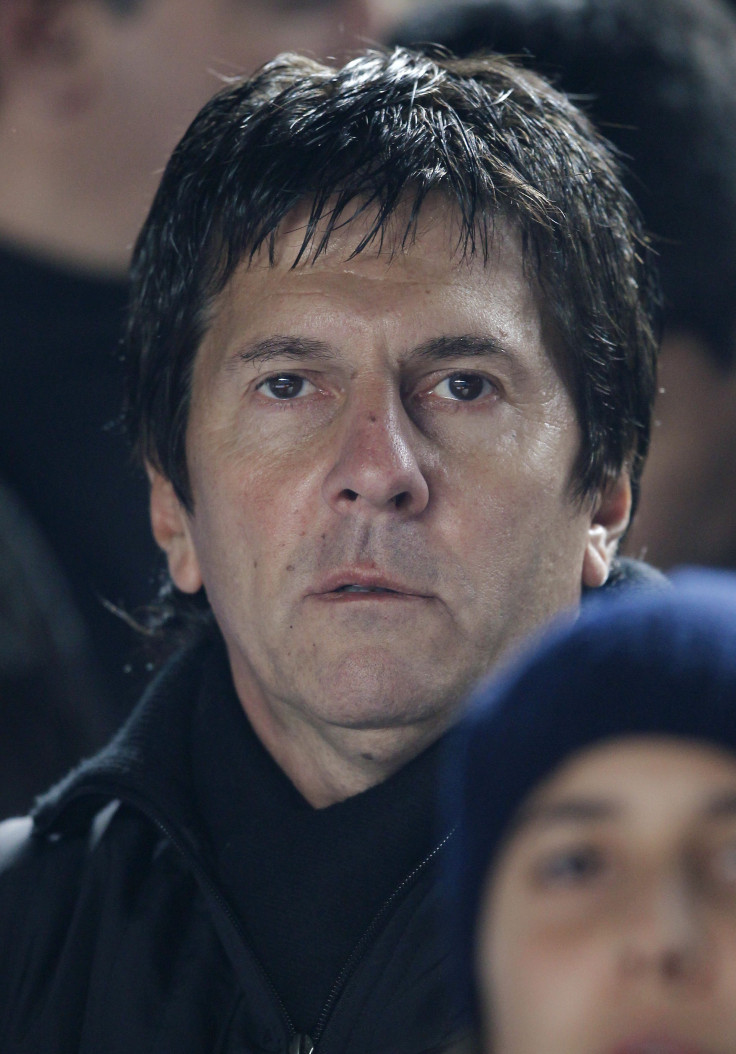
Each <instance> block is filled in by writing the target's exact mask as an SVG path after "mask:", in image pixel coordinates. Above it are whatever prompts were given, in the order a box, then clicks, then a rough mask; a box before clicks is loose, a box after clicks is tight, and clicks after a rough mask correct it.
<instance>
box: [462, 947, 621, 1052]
mask: <svg viewBox="0 0 736 1054" xmlns="http://www.w3.org/2000/svg"><path fill="white" fill-rule="evenodd" d="M487 954H488V956H489V958H488V961H487V962H486V963H485V964H484V967H483V973H482V974H481V977H482V995H483V1007H484V1019H485V1022H486V1025H487V1031H488V1033H489V1034H490V1035H492V1036H493V1037H494V1044H493V1049H494V1051H495V1050H498V1051H500V1052H503V1054H528V1052H529V1051H542V1050H546V1051H548V1052H549V1054H573V1052H577V1051H578V1050H584V1049H585V1047H586V1043H587V1042H588V1041H589V1037H591V1036H595V1035H596V1034H597V1031H598V1030H597V1029H596V1028H595V1026H594V1023H595V1020H596V1013H597V1012H596V1007H599V1006H600V1005H601V1001H602V995H603V992H604V990H605V980H604V976H603V975H604V973H605V969H606V966H605V960H606V955H605V949H604V948H596V946H595V944H594V942H593V941H589V942H588V943H587V944H586V945H585V946H584V947H583V946H580V945H576V947H574V948H572V947H565V946H560V945H559V944H557V943H554V942H550V941H549V940H544V939H539V938H535V937H533V936H528V937H525V936H523V935H521V934H518V933H516V934H507V935H506V938H505V939H504V940H503V941H502V942H500V941H495V942H492V943H491V945H490V947H489V949H488V953H487Z"/></svg>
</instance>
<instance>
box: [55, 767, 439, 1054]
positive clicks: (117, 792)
mask: <svg viewBox="0 0 736 1054" xmlns="http://www.w3.org/2000/svg"><path fill="white" fill-rule="evenodd" d="M90 789H91V790H92V791H93V792H99V790H100V789H104V790H105V792H106V793H108V794H112V795H113V796H114V797H115V798H117V799H118V800H120V801H123V802H125V803H126V804H129V805H132V806H133V807H134V808H136V809H138V810H139V811H140V812H142V813H143V815H144V816H146V817H147V818H148V819H149V820H150V821H151V823H153V824H154V825H155V826H156V827H157V828H158V830H159V831H160V832H161V834H163V836H164V837H165V838H167V839H168V840H169V841H170V842H171V844H172V845H173V846H174V848H175V849H176V850H177V851H178V852H179V853H181V855H182V856H183V857H184V859H185V860H186V861H187V863H188V864H189V866H190V867H191V868H192V871H193V872H194V874H195V875H196V877H197V879H198V880H199V882H200V883H201V884H202V885H203V886H205V887H206V889H207V890H208V892H209V894H210V896H212V897H213V899H214V900H215V901H216V902H217V904H218V905H219V906H220V908H221V909H222V912H223V914H224V915H225V917H226V918H227V919H228V921H229V922H230V925H231V926H232V927H233V929H234V930H235V932H236V934H237V935H238V937H239V939H240V941H241V943H242V944H243V946H244V947H245V948H247V949H248V951H249V953H250V955H251V957H252V959H253V962H254V963H255V965H256V967H257V969H258V971H259V973H260V974H261V977H262V979H263V981H264V982H265V984H266V987H267V988H268V989H269V991H270V992H271V994H272V995H273V997H274V1001H275V1003H276V1005H277V1007H278V1009H279V1012H280V1014H281V1017H282V1020H283V1022H284V1024H285V1025H286V1027H287V1029H288V1031H289V1034H290V1036H291V1042H290V1043H289V1050H288V1054H317V1047H318V1044H319V1041H320V1039H321V1038H322V1034H323V1033H324V1030H325V1028H326V1026H327V1023H328V1021H329V1018H330V1015H331V1013H332V1011H333V1009H334V1007H335V1004H336V1002H337V1000H338V998H339V997H340V995H341V993H342V991H343V989H344V988H345V986H346V984H347V982H348V980H349V978H350V975H351V974H352V972H353V970H354V969H355V968H356V967H357V965H358V963H359V962H360V960H361V959H362V958H363V955H364V954H365V951H366V949H367V946H368V944H369V942H370V940H371V938H372V937H373V935H374V934H375V932H376V930H377V929H378V927H379V926H380V924H381V922H382V921H383V919H384V917H385V915H386V914H387V913H388V911H389V910H390V908H391V907H392V905H393V904H394V902H395V901H396V900H397V899H398V898H399V897H400V896H401V894H402V893H403V892H404V890H405V889H406V888H407V886H409V885H410V884H411V883H412V882H413V881H414V880H415V879H416V878H417V877H418V876H419V875H420V874H421V872H422V871H424V869H425V868H426V867H427V866H428V865H429V864H430V863H431V861H432V860H433V859H434V857H435V856H436V855H437V854H438V853H439V852H440V851H441V850H442V849H443V847H444V846H445V845H446V844H447V843H448V842H449V841H450V839H451V838H452V836H453V834H454V833H455V828H454V827H453V828H452V830H451V831H450V832H449V833H448V834H446V835H445V837H444V838H443V839H442V841H441V842H439V843H438V844H437V845H436V846H435V847H434V849H432V851H431V852H430V853H428V854H427V856H425V858H424V859H423V860H422V861H421V863H419V864H417V866H416V867H415V868H414V869H413V870H412V871H410V872H409V874H408V875H406V876H405V878H404V879H403V880H402V881H401V882H400V883H399V885H398V886H397V887H396V889H395V890H394V891H393V893H391V895H390V896H389V897H388V899H387V900H385V901H384V903H383V905H382V906H381V908H380V909H379V910H378V912H377V913H376V915H374V917H373V919H372V920H371V923H370V925H369V926H368V928H367V929H366V930H365V932H364V933H363V936H362V937H361V938H360V940H359V941H358V943H357V944H356V945H355V947H354V948H353V950H352V952H351V953H350V956H349V957H348V960H347V962H346V963H345V965H344V966H343V968H342V970H340V973H339V974H338V976H337V979H336V981H335V983H334V984H333V986H332V988H331V989H330V993H329V995H328V996H327V1001H326V1002H325V1004H324V1006H323V1007H322V1010H321V1012H320V1015H319V1017H318V1019H317V1024H316V1026H315V1029H314V1037H311V1036H308V1035H307V1034H306V1033H303V1032H297V1029H296V1026H295V1025H294V1022H293V1021H292V1019H291V1016H290V1014H289V1011H288V1010H287V1009H286V1006H285V1005H284V1001H283V999H282V998H281V996H280V995H279V992H278V989H277V988H276V986H275V985H274V983H273V981H272V980H271V978H270V977H269V975H268V973H267V972H266V970H265V968H264V967H263V966H262V965H261V963H260V961H259V959H258V957H257V956H256V955H254V954H253V952H252V950H251V948H250V944H249V943H248V939H247V937H246V935H245V933H244V931H243V928H242V926H241V924H240V920H239V919H238V917H237V915H235V914H234V912H233V910H232V908H231V907H230V905H229V904H228V902H227V901H226V900H225V898H224V897H223V896H222V894H221V893H220V891H219V889H218V888H217V886H216V885H215V883H214V882H213V881H212V880H211V878H210V876H209V875H208V874H207V872H206V870H205V869H204V868H203V867H202V865H201V864H200V862H199V860H198V859H197V857H196V856H195V855H194V853H192V852H191V851H190V849H189V847H188V846H187V845H185V844H184V842H183V841H182V840H181V838H180V837H179V835H178V834H177V833H176V831H175V830H174V828H173V827H172V826H171V825H170V824H169V822H168V820H166V819H165V818H163V817H162V816H160V815H159V813H158V812H157V811H156V809H155V808H153V807H152V806H151V805H149V803H148V802H147V801H146V799H145V798H143V797H140V796H139V795H138V794H137V793H136V792H135V791H131V790H130V789H129V788H127V787H116V786H114V785H112V786H110V785H107V786H105V785H103V787H102V788H100V787H92V788H84V787H80V788H77V790H76V791H75V792H74V793H73V794H70V795H69V797H68V798H67V799H66V802H65V803H64V804H66V803H67V802H70V801H73V800H74V799H76V798H81V797H84V796H85V794H88V793H89V792H90Z"/></svg>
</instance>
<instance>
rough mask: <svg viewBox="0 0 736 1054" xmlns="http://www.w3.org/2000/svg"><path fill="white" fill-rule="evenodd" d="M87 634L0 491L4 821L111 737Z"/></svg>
mask: <svg viewBox="0 0 736 1054" xmlns="http://www.w3.org/2000/svg"><path fill="white" fill-rule="evenodd" d="M107 716H108V715H106V714H105V712H104V711H101V708H100V705H99V690H98V687H97V685H96V682H95V675H94V663H93V661H92V657H91V654H90V650H89V644H88V641H87V640H86V637H85V632H84V627H83V624H82V621H81V619H80V618H79V615H78V614H77V612H76V611H75V609H74V606H73V604H72V602H71V598H70V596H69V593H68V590H67V588H66V584H65V583H64V581H63V576H62V574H61V572H60V570H59V568H58V567H57V566H56V563H55V561H54V558H53V555H52V553H51V552H50V551H49V549H48V547H47V545H46V543H45V542H44V540H43V538H42V537H41V535H40V533H39V532H38V531H37V530H36V528H35V526H34V525H33V523H32V522H31V520H30V518H29V517H28V515H27V514H26V513H25V511H24V510H23V509H22V507H21V506H20V504H19V502H18V501H17V500H16V499H15V498H14V496H13V495H12V494H11V493H10V491H8V490H7V488H6V487H4V486H2V485H0V818H4V817H6V816H11V815H20V814H21V813H25V812H27V811H28V809H29V808H30V806H31V804H32V802H33V799H34V797H35V796H36V795H38V794H40V793H41V791H43V790H45V789H46V787H48V785H49V783H50V782H52V781H54V780H57V779H60V778H61V776H63V775H64V774H65V773H66V771H67V770H68V769H69V768H71V767H72V765H74V764H76V763H77V762H78V761H80V760H81V759H82V758H83V757H85V756H87V755H89V754H91V753H92V752H93V751H95V750H97V749H98V748H99V747H100V746H101V744H102V742H103V739H104V738H105V737H107V736H108V735H109V734H110V732H111V731H112V729H111V727H110V725H109V723H106V717H107Z"/></svg>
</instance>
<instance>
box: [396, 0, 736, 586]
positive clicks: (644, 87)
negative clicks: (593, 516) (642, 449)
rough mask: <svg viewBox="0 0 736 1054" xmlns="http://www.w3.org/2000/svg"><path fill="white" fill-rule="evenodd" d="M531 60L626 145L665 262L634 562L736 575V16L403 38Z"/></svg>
mask: <svg viewBox="0 0 736 1054" xmlns="http://www.w3.org/2000/svg"><path fill="white" fill-rule="evenodd" d="M393 35H394V37H395V39H396V40H397V41H398V42H400V43H404V44H412V43H416V42H420V41H422V42H425V41H427V42H433V43H438V44H441V45H444V46H446V47H448V48H449V49H450V50H451V51H452V52H454V53H456V54H459V55H466V54H471V53H472V52H474V51H476V50H478V49H479V48H492V49H494V50H496V51H500V52H503V53H504V54H511V55H516V56H519V57H522V56H523V57H524V64H525V65H530V66H531V67H532V68H534V69H537V70H539V71H540V72H542V73H543V74H544V75H545V76H547V77H549V78H550V79H551V80H552V82H553V83H554V84H555V85H556V86H557V87H559V88H560V89H561V90H563V91H566V92H568V93H571V94H572V95H573V97H574V98H575V99H576V100H577V101H578V102H579V104H580V105H581V106H582V108H583V109H584V110H585V111H586V113H588V115H589V116H590V117H591V119H592V120H594V121H595V123H596V124H597V126H598V128H599V129H600V131H602V132H603V134H604V135H605V136H606V137H607V138H608V139H609V140H610V141H611V142H612V143H614V144H615V145H616V147H617V148H618V149H619V151H620V152H621V156H622V160H623V164H624V178H625V180H626V183H627V186H628V188H629V190H630V191H631V193H632V194H633V196H634V198H635V199H636V201H637V203H638V204H639V206H640V207H641V209H642V211H643V213H644V219H645V222H646V224H647V226H648V228H649V230H650V231H651V232H652V233H653V235H654V245H655V248H656V249H657V252H658V255H659V264H660V270H661V275H662V287H663V293H664V336H663V341H662V354H661V358H660V385H661V388H662V392H661V395H660V397H659V399H658V401H657V404H656V408H655V427H654V429H653V433H652V445H651V453H650V456H649V458H648V461H647V468H646V471H645V473H644V478H643V481H642V497H641V504H640V507H639V511H638V513H637V516H636V518H635V520H634V522H633V524H632V529H631V532H630V534H629V536H628V539H627V551H628V552H630V553H632V554H636V555H642V554H643V555H644V556H645V558H646V559H647V560H648V561H650V562H651V563H653V564H655V565H656V566H657V567H662V568H669V567H672V566H674V565H676V564H682V563H700V564H710V565H719V566H723V567H729V568H736V457H734V451H735V450H736V295H734V294H735V293H736V18H734V15H733V13H732V11H731V10H728V9H727V8H726V7H725V6H724V5H722V4H720V3H719V2H718V0H646V2H642V0H579V2H575V3H570V2H569V0H465V2H453V3H446V2H444V0H443V2H442V3H441V4H437V3H433V4H425V5H423V7H422V8H421V9H420V10H419V11H418V12H416V13H415V14H412V15H411V16H410V17H409V18H408V19H407V20H406V22H405V23H404V24H403V25H402V26H401V27H399V28H397V29H395V31H394V34H393Z"/></svg>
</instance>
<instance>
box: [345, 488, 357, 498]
mask: <svg viewBox="0 0 736 1054" xmlns="http://www.w3.org/2000/svg"><path fill="white" fill-rule="evenodd" d="M342 495H343V497H344V498H347V500H348V501H357V500H358V493H357V491H354V490H348V489H347V488H346V489H345V490H344V491H343V492H342Z"/></svg>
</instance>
